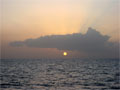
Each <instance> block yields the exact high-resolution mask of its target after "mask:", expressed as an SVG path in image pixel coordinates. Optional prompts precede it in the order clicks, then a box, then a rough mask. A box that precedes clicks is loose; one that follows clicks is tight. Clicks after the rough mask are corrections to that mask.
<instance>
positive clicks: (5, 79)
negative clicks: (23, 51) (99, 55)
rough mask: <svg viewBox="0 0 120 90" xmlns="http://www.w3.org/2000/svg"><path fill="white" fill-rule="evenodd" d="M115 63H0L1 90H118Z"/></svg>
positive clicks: (60, 60) (72, 61) (39, 61)
mask: <svg viewBox="0 0 120 90" xmlns="http://www.w3.org/2000/svg"><path fill="white" fill-rule="evenodd" d="M119 69H120V68H119V59H1V64H0V89H1V90H116V89H117V90H119V89H120V82H119V80H120V70H119Z"/></svg>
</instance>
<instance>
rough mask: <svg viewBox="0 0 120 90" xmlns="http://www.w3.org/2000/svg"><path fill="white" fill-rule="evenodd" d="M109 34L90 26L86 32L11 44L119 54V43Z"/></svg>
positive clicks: (94, 53)
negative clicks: (113, 41) (112, 40)
mask: <svg viewBox="0 0 120 90" xmlns="http://www.w3.org/2000/svg"><path fill="white" fill-rule="evenodd" d="M109 38H110V37H109V36H107V35H102V34H101V33H99V32H98V31H96V30H95V29H92V28H88V31H87V33H86V34H81V33H74V34H67V35H51V36H44V37H40V38H37V39H27V40H25V41H16V42H11V43H10V45H11V46H23V45H26V46H28V47H35V48H57V49H59V50H71V51H74V50H75V51H80V52H83V53H87V54H91V55H97V54H101V55H104V54H105V55H108V56H109V55H112V56H116V55H118V49H119V47H118V46H119V44H118V43H112V42H109V41H108V40H109Z"/></svg>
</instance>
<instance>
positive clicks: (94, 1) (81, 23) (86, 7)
mask: <svg viewBox="0 0 120 90" xmlns="http://www.w3.org/2000/svg"><path fill="white" fill-rule="evenodd" d="M118 4H119V0H2V2H1V7H2V9H1V13H2V14H1V15H2V24H1V26H2V28H1V30H2V32H1V35H2V36H1V41H2V58H42V57H48V58H49V57H50V58H56V57H63V56H62V54H61V53H62V52H63V51H64V50H58V49H55V48H52V49H50V48H31V47H27V46H24V47H12V46H10V45H9V43H10V42H14V41H24V40H26V39H29V38H39V37H41V36H46V35H65V34H73V33H83V34H85V33H86V32H87V30H88V27H92V28H94V29H96V30H97V31H99V32H100V33H101V34H102V35H108V36H110V37H111V38H110V39H109V41H111V42H118V41H119V36H118V34H119V27H118ZM68 52H69V55H68V57H86V56H88V55H85V54H83V53H81V52H80V51H71V50H70V51H68Z"/></svg>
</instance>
